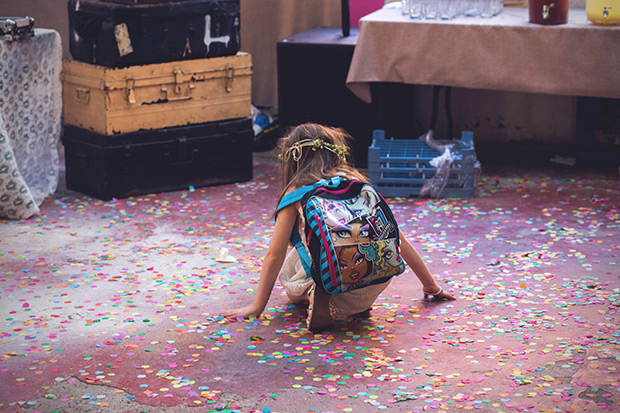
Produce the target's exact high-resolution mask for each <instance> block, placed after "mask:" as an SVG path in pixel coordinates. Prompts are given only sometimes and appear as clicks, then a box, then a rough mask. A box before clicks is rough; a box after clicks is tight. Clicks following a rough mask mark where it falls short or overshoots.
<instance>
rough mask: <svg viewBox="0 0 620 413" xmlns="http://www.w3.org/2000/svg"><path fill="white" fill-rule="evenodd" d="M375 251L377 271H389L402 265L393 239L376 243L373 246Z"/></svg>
mask: <svg viewBox="0 0 620 413" xmlns="http://www.w3.org/2000/svg"><path fill="white" fill-rule="evenodd" d="M373 246H374V247H375V249H376V251H377V259H376V260H375V265H376V266H377V269H378V270H385V272H389V271H391V269H393V268H398V267H400V266H401V265H403V259H402V258H401V257H400V255H399V254H398V251H397V249H396V244H395V241H394V240H393V239H389V240H384V241H377V242H375V243H374V244H373Z"/></svg>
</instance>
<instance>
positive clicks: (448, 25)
mask: <svg viewBox="0 0 620 413" xmlns="http://www.w3.org/2000/svg"><path fill="white" fill-rule="evenodd" d="M568 19H569V21H568V24H563V25H558V26H541V25H537V24H533V23H529V21H528V20H529V18H528V10H527V9H526V8H505V9H504V11H503V12H502V13H500V14H499V15H497V16H495V17H493V18H489V19H484V18H479V17H459V18H457V19H454V20H451V21H426V20H423V21H417V20H411V19H410V18H409V17H408V16H403V15H402V14H401V11H400V9H388V8H384V9H382V10H378V11H376V12H374V13H371V14H369V15H367V16H365V17H363V18H362V19H361V20H360V34H359V38H358V40H357V45H356V47H355V53H354V54H353V59H352V61H351V66H350V69H349V74H348V77H347V86H348V87H349V89H350V90H351V91H352V92H353V93H355V95H357V96H358V97H359V98H360V99H362V100H364V101H366V102H369V101H370V86H369V84H370V83H371V82H398V83H408V84H419V85H441V86H454V87H463V88H471V89H487V90H502V91H515V92H527V93H545V94H551V95H568V96H591V97H605V98H620V26H595V25H593V24H591V23H589V22H588V21H587V17H586V12H585V10H581V9H571V10H570V11H569V13H568Z"/></svg>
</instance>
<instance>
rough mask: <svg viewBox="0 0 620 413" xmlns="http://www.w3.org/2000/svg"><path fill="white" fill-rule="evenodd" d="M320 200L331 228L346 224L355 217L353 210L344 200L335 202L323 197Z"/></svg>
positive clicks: (326, 222)
mask: <svg viewBox="0 0 620 413" xmlns="http://www.w3.org/2000/svg"><path fill="white" fill-rule="evenodd" d="M320 202H321V207H322V209H323V211H324V218H325V224H326V225H327V226H328V227H330V228H333V227H335V226H338V225H344V224H346V223H347V222H349V221H351V220H352V219H353V218H354V216H353V214H352V213H351V211H349V209H348V208H347V206H346V205H344V204H343V203H342V202H334V201H331V200H329V199H321V200H320Z"/></svg>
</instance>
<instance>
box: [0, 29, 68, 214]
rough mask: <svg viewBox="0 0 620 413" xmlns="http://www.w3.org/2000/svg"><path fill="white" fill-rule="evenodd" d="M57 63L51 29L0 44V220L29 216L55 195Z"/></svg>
mask: <svg viewBox="0 0 620 413" xmlns="http://www.w3.org/2000/svg"><path fill="white" fill-rule="evenodd" d="M61 65H62V47H61V42H60V36H59V34H58V32H56V31H55V30H49V29H35V35H34V36H33V37H28V38H26V39H21V40H14V41H8V40H0V218H7V219H24V218H29V217H31V216H33V215H35V214H37V213H38V212H39V205H40V204H41V203H42V202H43V200H44V199H45V197H47V196H49V195H51V194H53V193H54V192H55V191H56V187H57V185H58V175H59V157H58V141H59V139H60V128H61V113H62V91H61V83H60V69H61Z"/></svg>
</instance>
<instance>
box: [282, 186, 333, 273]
mask: <svg viewBox="0 0 620 413" xmlns="http://www.w3.org/2000/svg"><path fill="white" fill-rule="evenodd" d="M341 181H342V178H341V177H339V176H336V177H333V178H331V179H330V180H329V181H328V180H326V179H321V180H320V181H318V182H317V183H315V184H314V185H307V186H302V187H301V188H297V189H296V190H294V191H291V192H289V193H288V194H286V195H284V196H283V197H282V200H281V201H280V203H279V204H278V208H277V209H276V219H277V218H278V212H280V211H281V210H282V209H283V208H286V207H287V206H289V205H291V204H294V203H295V202H297V201H300V200H301V199H302V198H303V197H304V196H305V195H306V194H307V193H308V192H310V191H313V190H315V189H316V188H318V187H320V186H325V187H336V186H338V185H339V184H340V182H341ZM291 243H292V244H293V246H294V247H295V248H296V249H297V253H298V254H299V260H300V261H301V265H302V267H303V268H304V271H305V272H306V278H311V277H312V275H311V271H310V268H311V260H310V255H309V254H308V250H307V249H306V247H305V246H304V244H303V242H302V241H301V235H299V228H297V224H295V226H293V231H292V232H291Z"/></svg>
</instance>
